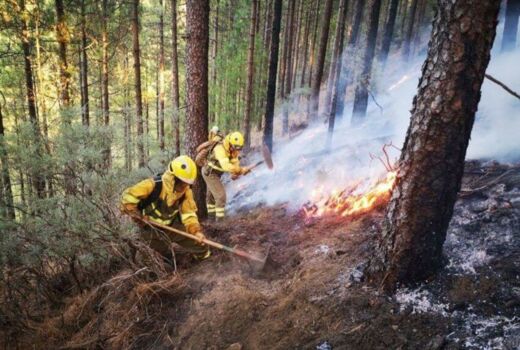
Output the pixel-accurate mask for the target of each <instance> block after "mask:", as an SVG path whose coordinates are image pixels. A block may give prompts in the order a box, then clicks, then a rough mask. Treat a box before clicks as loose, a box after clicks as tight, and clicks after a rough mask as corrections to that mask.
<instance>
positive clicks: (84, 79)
mask: <svg viewBox="0 0 520 350" xmlns="http://www.w3.org/2000/svg"><path fill="white" fill-rule="evenodd" d="M80 7H81V49H80V50H81V53H80V55H81V67H80V75H81V121H82V123H83V125H85V126H89V125H90V116H89V105H88V102H89V100H88V57H87V28H86V14H85V10H86V9H85V0H81V6H80Z"/></svg>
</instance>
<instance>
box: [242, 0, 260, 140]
mask: <svg viewBox="0 0 520 350" xmlns="http://www.w3.org/2000/svg"><path fill="white" fill-rule="evenodd" d="M257 10H258V9H257V0H252V1H251V23H250V27H249V50H248V52H247V87H246V113H245V117H244V130H245V134H246V144H245V148H246V149H249V145H250V144H251V140H250V138H251V104H252V102H253V84H254V75H255V66H254V57H255V27H256V21H257V13H256V11H257Z"/></svg>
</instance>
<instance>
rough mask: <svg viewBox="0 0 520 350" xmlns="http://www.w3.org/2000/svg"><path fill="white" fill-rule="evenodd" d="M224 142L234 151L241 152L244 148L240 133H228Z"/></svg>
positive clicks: (242, 136)
mask: <svg viewBox="0 0 520 350" xmlns="http://www.w3.org/2000/svg"><path fill="white" fill-rule="evenodd" d="M226 141H227V142H228V144H229V145H231V147H233V148H234V149H236V150H241V149H242V147H244V135H242V133H241V132H240V131H234V132H232V133H229V134H228V135H227V136H226Z"/></svg>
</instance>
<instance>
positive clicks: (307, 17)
mask: <svg viewBox="0 0 520 350" xmlns="http://www.w3.org/2000/svg"><path fill="white" fill-rule="evenodd" d="M315 1H316V2H317V0H315ZM302 7H304V6H303V4H302ZM310 26H311V10H310V9H307V11H305V32H304V34H303V41H304V42H303V57H302V60H303V63H302V64H303V67H302V75H301V77H300V87H303V85H304V84H305V73H307V62H308V58H307V57H308V50H309V32H310Z"/></svg>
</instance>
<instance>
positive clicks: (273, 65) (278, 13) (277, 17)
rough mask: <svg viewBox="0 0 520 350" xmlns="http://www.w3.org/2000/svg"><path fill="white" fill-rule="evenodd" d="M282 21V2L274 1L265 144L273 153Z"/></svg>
mask: <svg viewBox="0 0 520 350" xmlns="http://www.w3.org/2000/svg"><path fill="white" fill-rule="evenodd" d="M281 20H282V0H274V9H273V24H272V26H271V49H270V52H269V75H268V78H267V97H266V103H265V121H264V135H263V139H264V143H265V144H266V145H267V147H268V148H269V150H270V151H271V152H272V151H273V117H274V102H275V101H274V100H275V96H276V72H277V70H278V47H279V45H280V22H281Z"/></svg>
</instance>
